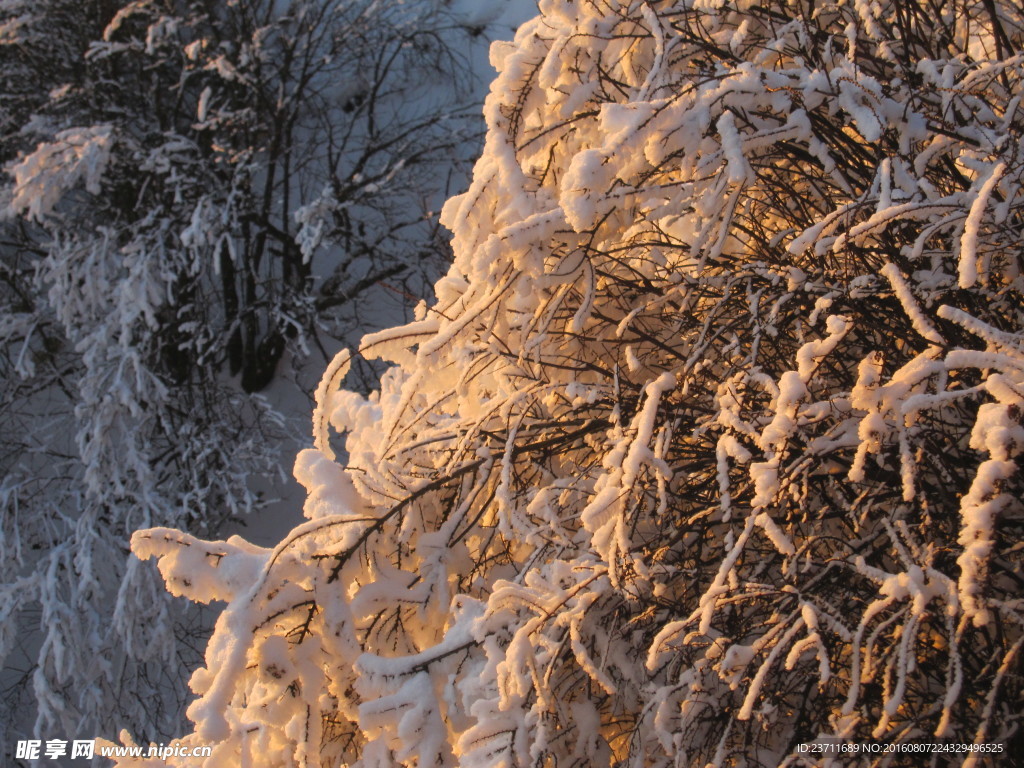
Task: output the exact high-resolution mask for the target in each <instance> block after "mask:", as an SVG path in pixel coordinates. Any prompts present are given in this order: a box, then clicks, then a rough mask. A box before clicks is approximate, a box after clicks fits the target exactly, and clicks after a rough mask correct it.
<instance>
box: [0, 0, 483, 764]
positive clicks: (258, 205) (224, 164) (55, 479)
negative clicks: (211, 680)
mask: <svg viewBox="0 0 1024 768" xmlns="http://www.w3.org/2000/svg"><path fill="white" fill-rule="evenodd" d="M460 24H461V22H459V21H458V20H457V19H455V18H454V17H452V16H451V15H450V14H448V13H447V12H446V11H445V10H444V7H443V4H441V3H426V2H424V3H418V4H415V5H403V4H402V3H400V2H373V1H371V0H355V1H343V0H289V1H288V2H276V0H239V1H238V2H231V3H216V2H199V1H196V2H176V1H175V0H139V1H137V2H124V1H123V2H98V1H96V2H80V1H78V0H76V1H75V2H70V1H69V0H33V2H25V1H23V0H10V1H9V2H4V3H2V4H0V72H2V75H3V79H2V83H0V88H2V89H3V93H2V96H0V163H2V165H3V167H4V170H5V171H6V173H5V174H4V179H3V182H2V183H0V207H2V208H3V213H2V216H0V371H2V375H0V467H2V470H3V471H2V474H0V504H2V508H3V521H2V528H0V559H2V562H3V563H4V564H5V569H4V573H3V575H2V576H0V623H2V627H0V659H3V660H4V661H5V671H4V677H3V684H4V687H5V690H6V689H8V688H9V689H10V690H12V691H13V692H14V693H15V694H16V695H13V696H11V697H6V698H8V701H9V702H10V704H9V705H8V704H7V703H6V702H5V705H4V706H5V711H4V713H3V715H4V716H3V717H2V718H0V722H4V723H5V724H6V723H10V722H13V721H17V722H19V725H22V726H23V725H24V723H25V720H26V719H27V720H28V721H29V724H31V721H32V720H33V719H34V720H35V722H36V729H37V732H38V733H40V734H42V735H44V736H45V735H46V734H47V733H49V734H51V735H57V734H58V733H59V734H62V735H65V736H74V735H78V736H87V735H92V734H95V733H96V732H98V731H99V730H100V729H101V728H102V729H107V730H109V729H110V728H112V727H113V724H115V723H120V724H122V725H128V726H129V727H131V728H132V730H133V731H137V732H138V733H140V734H146V737H147V738H159V737H167V736H170V735H172V734H173V733H174V732H175V731H176V730H177V729H179V728H180V727H181V726H180V722H181V719H180V714H181V710H182V707H183V705H184V701H183V700H180V701H179V699H180V698H181V690H182V689H183V688H184V685H183V683H182V684H178V685H177V686H175V678H176V677H177V678H179V680H180V675H179V674H178V673H177V672H176V670H181V669H188V668H189V667H194V666H195V665H196V664H197V663H198V661H199V660H200V658H201V657H200V656H199V655H198V654H197V652H196V650H195V646H196V645H199V646H200V647H201V645H202V640H196V638H195V636H194V635H195V631H196V629H195V625H197V624H199V623H201V622H200V621H199V620H198V619H197V617H196V610H195V609H194V607H192V608H190V609H182V608H181V605H183V604H184V601H178V603H177V605H178V607H174V605H175V604H174V603H173V601H172V600H171V599H170V596H169V595H167V594H166V591H165V590H164V589H163V588H162V585H161V583H160V581H159V578H158V577H157V576H156V574H155V573H153V572H152V569H149V568H146V567H142V566H141V564H140V563H139V562H138V561H135V560H133V561H132V562H131V563H129V564H128V566H127V570H126V569H125V560H126V556H127V554H128V552H127V547H126V540H127V538H128V536H129V535H130V534H131V532H132V531H133V530H135V529H137V528H140V527H142V528H146V527H150V526H153V525H169V526H174V527H178V528H182V529H185V530H189V531H191V532H193V533H195V534H197V535H202V536H207V537H214V536H216V535H217V534H218V532H219V531H220V530H221V529H222V527H223V524H224V523H225V521H227V520H229V519H238V518H239V517H240V516H242V515H244V514H245V513H247V512H249V511H251V510H253V509H254V508H256V507H258V506H259V505H260V504H261V503H262V499H261V498H260V495H259V494H258V493H257V492H256V489H257V487H261V486H259V485H258V483H262V484H263V485H262V487H267V485H268V483H267V479H269V480H270V484H271V485H272V483H273V478H274V476H275V475H280V474H281V470H280V459H279V452H280V447H281V445H282V444H284V445H295V443H294V442H292V443H289V442H288V440H289V432H290V430H289V429H288V428H286V425H285V424H284V423H283V422H282V421H281V418H280V417H279V416H278V415H277V414H275V413H274V412H273V411H272V409H271V408H270V407H269V405H268V404H267V402H266V401H265V400H264V399H263V398H261V397H259V396H250V395H249V394H248V393H252V392H254V391H258V390H261V389H263V388H264V387H266V386H267V384H268V383H269V382H270V381H271V380H272V379H273V378H274V376H275V375H278V376H281V375H283V373H288V375H293V374H292V373H291V372H290V371H289V372H284V371H283V369H284V368H286V367H288V364H289V363H290V362H291V361H292V360H299V361H301V360H302V359H304V358H307V357H309V356H311V355H312V354H314V353H317V352H319V351H320V350H323V349H325V348H327V349H331V351H332V352H333V350H334V349H336V348H337V343H338V342H337V339H338V338H339V337H344V336H345V334H347V333H350V332H351V329H352V327H353V325H354V324H355V323H356V322H359V323H360V324H362V326H363V327H365V326H366V325H367V324H370V325H372V324H373V323H374V322H377V323H379V322H380V320H381V317H382V312H381V310H380V309H379V305H380V304H381V303H385V304H386V303H387V301H388V298H389V297H391V302H392V304H394V305H397V306H400V305H401V303H402V302H404V301H405V299H404V298H403V296H402V293H403V292H411V293H413V294H415V295H423V292H424V291H425V290H426V288H427V287H428V286H429V284H430V283H431V282H432V281H433V280H434V279H436V277H437V276H438V275H440V274H443V269H444V266H445V265H446V264H447V259H448V251H447V250H446V248H447V246H446V244H445V243H443V241H441V240H439V239H438V238H437V234H436V233H437V229H438V225H437V215H436V214H435V213H433V212H432V209H439V208H440V203H441V202H442V201H443V199H444V197H445V196H447V195H448V194H449V193H450V191H451V190H450V185H449V183H448V178H447V177H446V175H445V174H450V175H452V176H453V177H457V175H458V170H457V167H453V162H455V163H457V162H458V161H459V159H460V154H465V152H466V144H467V142H469V144H470V145H472V143H473V142H474V141H475V137H476V136H478V135H479V133H480V131H479V127H478V125H477V121H478V120H479V118H478V117H477V116H475V115H470V114H468V113H467V111H466V108H465V102H466V100H467V99H468V98H469V95H468V92H467V90H466V86H467V85H468V84H469V83H470V81H471V75H470V73H469V71H468V70H467V69H466V65H467V59H466V48H465V45H464V42H463V41H464V40H465V39H467V37H466V36H467V35H468V34H470V31H468V30H465V29H463V28H462V27H461V26H460ZM428 92H429V93H428ZM454 183H457V182H454ZM385 281H386V282H387V286H385V287H381V285H382V283H383V282H385ZM371 293H372V299H371V298H369V297H370V294H371ZM329 358H330V355H329V354H326V353H324V357H323V360H324V361H326V360H328V359H329ZM322 364H323V363H317V368H319V367H321V366H322ZM296 367H298V366H297V365H296ZM303 396H304V395H303ZM8 706H9V709H8V708H7V707H8ZM33 711H34V715H29V716H28V717H26V713H29V712H33ZM20 736H24V733H21V734H20ZM5 744H8V745H10V744H13V741H12V739H5Z"/></svg>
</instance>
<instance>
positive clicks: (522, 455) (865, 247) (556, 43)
mask: <svg viewBox="0 0 1024 768" xmlns="http://www.w3.org/2000/svg"><path fill="white" fill-rule="evenodd" d="M540 8H541V16H540V17H538V18H537V19H536V20H535V21H534V22H532V23H530V24H528V25H526V26H525V27H523V28H522V29H521V30H520V32H519V33H518V34H517V36H516V41H515V43H514V44H512V45H508V46H496V47H494V48H492V58H493V60H494V61H495V63H496V64H498V65H499V67H500V72H501V74H500V76H499V78H498V80H497V81H496V82H495V84H494V85H493V86H492V90H491V95H490V97H489V100H488V102H487V105H486V108H485V115H486V118H487V122H488V138H487V144H486V148H485V152H484V156H483V157H482V159H481V160H480V161H479V162H478V164H477V166H476V169H475V172H474V181H473V184H472V186H471V188H470V190H469V191H468V192H467V193H465V194H464V195H462V196H460V197H456V198H454V199H453V200H451V201H450V202H449V203H448V205H447V206H446V207H445V209H444V213H443V215H442V220H443V222H444V223H445V225H446V226H448V227H449V228H451V230H452V231H453V232H454V235H455V239H454V249H455V263H454V266H453V267H452V269H451V271H450V272H449V274H448V275H447V276H446V277H445V278H443V279H442V280H441V281H439V282H438V283H437V285H436V294H437V303H436V305H434V306H433V307H431V308H426V307H421V308H420V310H419V311H418V314H417V316H416V319H415V321H414V322H412V323H410V324H407V325H405V326H403V327H400V328H397V329H393V330H391V331H384V332H380V333H377V334H374V335H371V336H369V337H367V338H364V340H363V342H362V345H361V346H360V353H361V354H362V355H364V356H370V355H378V356H382V357H384V358H386V359H388V360H390V361H392V362H394V363H396V364H397V365H396V367H393V368H391V369H390V370H389V371H388V372H387V373H386V374H385V375H384V377H383V379H382V382H381V387H380V390H379V392H375V393H373V394H372V395H371V396H370V397H368V398H364V397H361V396H359V395H357V394H354V393H352V392H346V391H344V390H343V389H340V388H339V387H340V383H341V381H342V377H343V376H344V374H345V371H346V367H347V365H348V362H349V356H348V354H347V353H343V354H341V355H339V356H338V357H336V358H335V361H334V363H333V364H332V365H331V366H330V367H329V368H328V371H327V373H326V375H325V376H324V379H323V381H322V384H321V387H320V389H319V390H318V395H317V403H318V407H317V409H316V411H315V415H314V436H315V439H316V446H317V447H316V449H312V450H309V451H307V452H305V453H303V454H302V455H301V456H300V458H299V461H298V462H297V464H296V476H297V478H298V479H299V480H300V481H301V482H303V484H304V485H306V487H307V488H308V490H309V498H308V500H307V504H306V514H307V516H308V517H309V521H308V522H306V523H305V524H303V525H301V526H299V527H297V528H296V529H295V530H293V531H292V532H291V533H290V534H289V535H288V536H287V537H285V539H284V540H282V541H281V543H280V544H278V545H277V546H276V547H275V548H274V549H273V550H272V551H270V550H262V551H261V550H258V549H255V548H252V547H251V546H247V545H245V544H244V543H243V542H241V541H237V540H236V541H229V542H220V541H218V542H204V541H201V540H199V539H197V538H195V537H192V536H189V535H187V534H185V533H182V532H176V531H171V530H168V529H154V530H151V531H148V532H140V533H138V534H136V535H135V537H134V540H133V548H134V551H135V552H136V553H137V554H138V555H139V556H140V557H154V556H155V557H157V558H158V560H159V565H160V569H161V572H162V573H163V575H164V577H165V579H166V581H167V583H168V587H169V588H170V589H171V590H172V591H174V592H175V593H177V594H184V595H186V596H189V597H192V598H193V599H196V600H211V599H215V598H216V599H226V600H228V601H229V605H228V608H227V609H226V610H225V612H224V613H223V614H222V615H221V618H220V620H219V623H218V626H217V630H216V632H215V634H214V637H213V638H212V640H211V642H210V644H209V646H208V648H207V657H206V659H207V662H206V668H205V669H202V670H200V671H198V672H197V673H196V674H195V675H194V676H193V678H192V687H193V690H194V691H195V692H196V693H197V694H199V699H198V700H197V701H196V702H195V703H194V704H192V705H191V707H190V709H189V714H190V717H191V718H192V719H193V720H194V721H195V723H196V731H195V734H194V735H193V736H191V737H189V738H190V740H191V741H192V742H193V743H214V744H216V746H215V758H214V759H215V760H219V761H221V762H224V763H232V762H236V761H238V762H241V763H244V762H245V761H246V760H251V761H252V762H253V763H254V764H261V761H262V764H265V765H336V764H338V763H339V762H344V763H346V764H348V765H358V766H390V765H407V766H412V765H417V766H425V765H456V764H457V765H462V766H474V767H476V766H527V765H530V766H533V765H558V766H572V765H576V766H602V765H603V766H611V765H614V766H637V767H639V766H645V767H647V766H705V765H716V766H717V765H759V766H777V765H801V764H803V765H807V764H825V763H828V762H830V758H828V757H825V756H816V755H803V754H801V753H800V752H799V751H798V750H797V745H798V744H800V743H802V742H806V741H811V740H814V739H816V738H819V737H820V738H835V739H839V740H843V739H849V740H856V741H859V742H861V743H865V742H866V741H867V740H869V739H877V740H879V741H880V742H881V743H883V744H899V743H905V744H907V745H908V747H909V748H908V750H907V751H906V752H894V753H882V754H878V755H868V756H861V757H858V758H856V759H857V760H859V761H860V762H862V763H864V764H886V765H889V764H892V765H908V766H910V765H915V766H916V765H921V764H922V756H921V754H920V753H918V752H915V751H914V748H913V747H914V745H920V744H921V743H922V742H932V741H940V740H941V741H943V742H945V743H950V744H956V745H966V746H965V747H956V748H955V749H954V751H953V752H952V753H948V754H945V753H944V754H935V755H930V756H929V758H928V759H929V760H931V763H932V764H936V765H941V764H966V765H972V764H978V763H985V762H989V763H991V762H993V761H995V760H997V759H1000V758H1001V757H1002V756H1000V757H997V756H995V755H994V754H992V753H990V752H986V751H983V750H985V749H992V750H995V749H996V748H1001V749H1002V750H1004V756H1005V755H1006V754H1009V753H1010V752H1011V751H1012V750H1013V749H1015V748H1019V747H1016V745H1015V740H1017V741H1016V743H1017V744H1019V728H1020V719H1021V707H1020V701H1021V695H1022V680H1021V676H1020V669H1021V666H1020V664H1021V662H1020V649H1021V645H1022V644H1024V632H1022V619H1024V616H1022V613H1021V583H1022V579H1024V572H1022V562H1021V557H1022V552H1024V549H1022V547H1021V545H1020V543H1019V542H1020V539H1021V526H1022V522H1024V507H1022V504H1021V499H1022V497H1024V493H1022V492H1024V488H1022V475H1021V472H1020V461H1021V455H1022V451H1024V426H1022V423H1021V421H1022V416H1021V413H1022V407H1024V331H1022V312H1024V309H1022V308H1024V301H1022V297H1021V292H1022V283H1021V280H1022V276H1021V266H1022V262H1021V255H1020V254H1021V248H1020V246H1021V239H1022V238H1021V235H1022V225H1024V221H1022V218H1021V214H1022V206H1024V203H1022V200H1021V197H1020V194H1021V181H1022V168H1024V165H1022V158H1021V146H1022V143H1021V130H1022V127H1024V121H1022V113H1021V111H1020V97H1021V88H1022V80H1021V76H1022V74H1024V73H1022V61H1024V59H1022V56H1021V45H1022V41H1024V15H1022V12H1021V9H1020V7H1019V5H1018V4H1015V3H1010V2H1000V0H995V1H994V2H993V1H991V0H986V1H984V2H982V1H981V0H978V1H977V2H975V1H974V0H946V1H945V2H928V3H924V2H921V3H918V2H914V1H913V0H910V1H909V2H907V1H905V0H901V1H900V2H885V0H881V1H880V2H872V3H848V4H819V3H810V2H803V1H801V0H772V1H771V2H767V3H763V4H753V3H748V2H737V3H733V2H725V1H724V0H715V1H711V2H680V1H679V0H664V1H663V2H645V3H625V2H623V3H604V2H596V1H594V2H578V3H571V2H567V1H566V2H563V1H562V0H545V1H544V2H542V3H541V5H540ZM332 428H333V429H335V430H337V431H340V432H346V433H347V439H346V443H345V447H346V450H347V453H348V458H347V464H346V466H344V467H342V466H340V465H339V464H338V463H336V462H335V461H334V449H333V448H332V445H331V440H330V435H329V432H330V430H331V429H332ZM186 576H187V578H188V581H186V580H185V578H186ZM972 745H973V746H972ZM836 762H842V763H846V762H850V760H849V759H848V758H847V757H842V759H840V760H836ZM179 763H180V764H188V761H187V760H181V761H179Z"/></svg>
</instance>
